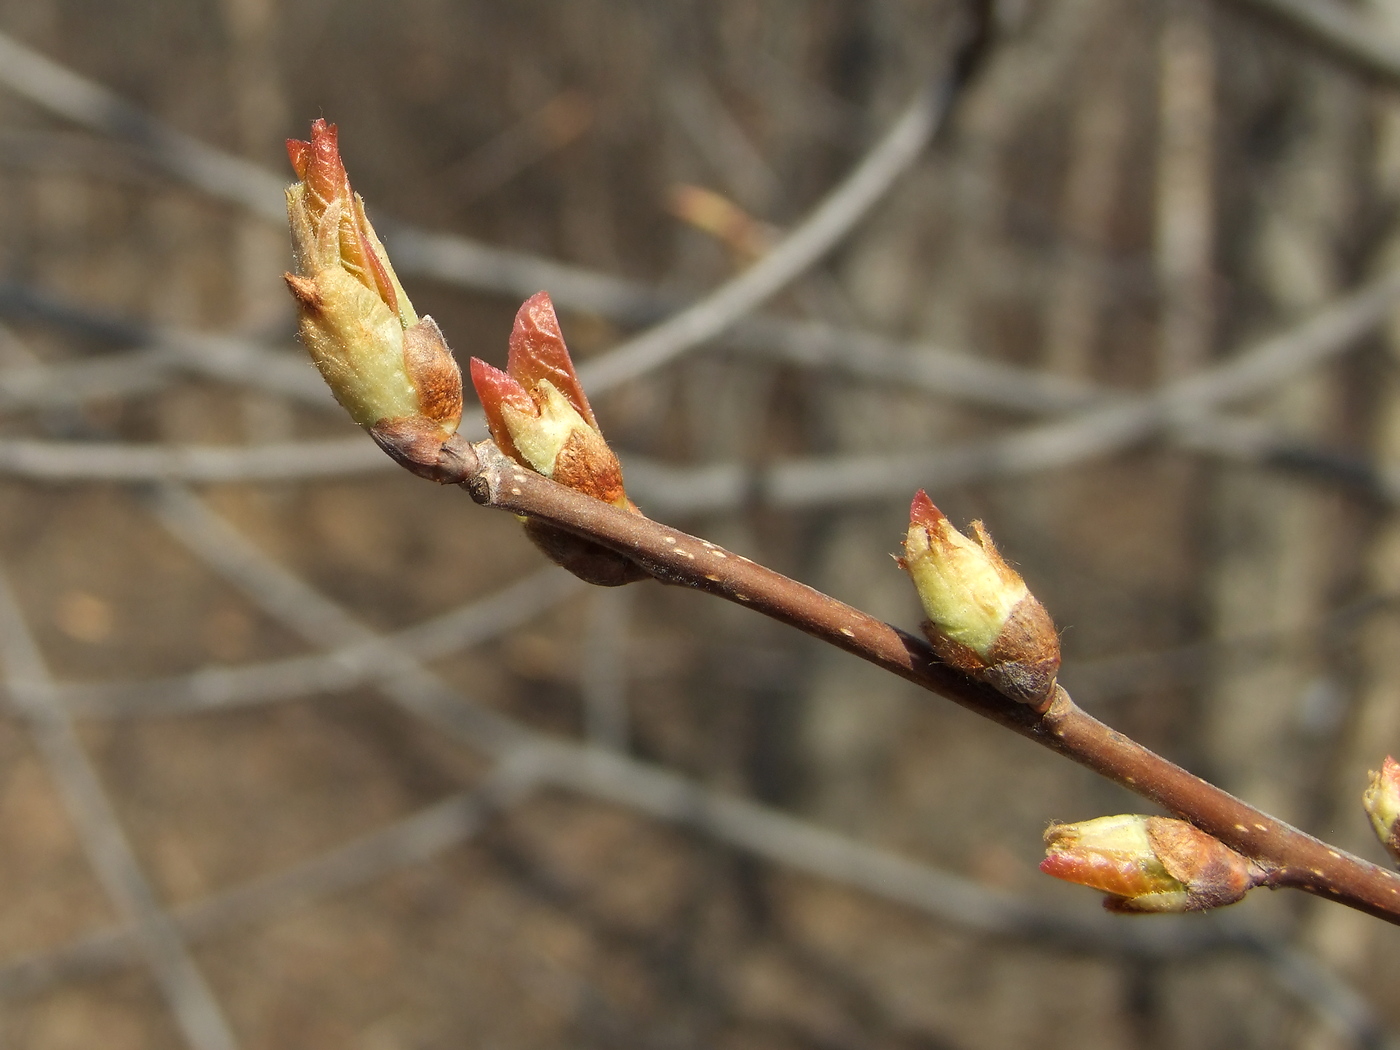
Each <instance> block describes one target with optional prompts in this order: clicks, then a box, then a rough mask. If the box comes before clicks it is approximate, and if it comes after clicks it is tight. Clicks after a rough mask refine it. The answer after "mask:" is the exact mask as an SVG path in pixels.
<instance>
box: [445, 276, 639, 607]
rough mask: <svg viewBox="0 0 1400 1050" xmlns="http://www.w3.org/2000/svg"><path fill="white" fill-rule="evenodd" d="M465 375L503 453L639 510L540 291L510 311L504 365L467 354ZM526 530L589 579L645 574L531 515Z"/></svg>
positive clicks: (607, 582)
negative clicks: (507, 354)
mask: <svg viewBox="0 0 1400 1050" xmlns="http://www.w3.org/2000/svg"><path fill="white" fill-rule="evenodd" d="M471 374H472V385H473V386H474V387H476V394H477V397H479V398H480V399H481V405H482V408H483V409H484V410H485V412H486V424H487V426H488V427H489V428H490V430H491V438H492V440H494V441H495V442H496V446H497V447H498V448H499V449H500V450H501V451H502V452H503V453H505V454H506V455H507V456H509V457H510V458H511V459H513V460H515V462H517V463H519V464H521V465H522V466H526V467H529V468H530V469H531V470H534V471H535V472H536V473H538V474H543V475H544V476H545V477H547V478H551V479H553V480H554V481H557V482H559V484H561V485H566V486H568V487H569V488H572V489H577V490H578V491H580V492H584V493H587V494H588V495H590V496H592V497H593V498H594V499H600V500H602V501H603V502H605V503H611V504H612V505H613V506H615V507H621V508H622V509H624V510H630V511H632V512H633V513H638V511H637V508H636V506H635V505H634V504H633V503H632V501H631V500H629V499H628V498H627V493H626V491H625V490H624V488H623V486H622V465H621V464H620V463H619V462H618V460H617V456H616V454H615V453H614V452H613V450H612V449H611V448H609V447H608V443H607V442H606V441H605V440H603V434H602V432H601V431H600V430H599V429H598V421H597V419H596V418H595V417H594V415H593V409H592V408H591V407H590V406H589V404H588V398H587V397H585V396H584V393H583V387H582V386H581V385H580V384H579V381H578V375H577V373H576V372H575V371H574V363H573V360H572V359H571V358H570V357H569V350H568V348H567V347H566V346H565V345H564V335H563V332H562V331H561V330H560V328H559V319H558V317H556V316H555V313H554V304H553V303H552V302H550V299H549V296H548V295H547V294H546V293H544V292H539V293H537V294H535V295H533V296H531V297H530V298H529V299H527V300H525V303H524V305H523V306H521V307H520V311H519V312H518V313H517V314H516V316H515V327H514V329H513V330H512V331H511V334H510V357H509V359H508V360H507V362H506V371H504V372H502V371H501V370H500V369H499V368H493V367H492V366H491V365H488V364H487V363H486V362H485V361H482V360H481V359H480V358H476V357H473V358H472V360H471ZM525 530H526V532H527V534H528V535H529V536H530V538H531V539H532V540H534V542H535V544H536V545H537V546H538V547H539V548H540V549H541V550H543V551H544V552H545V554H546V555H548V556H549V557H550V558H551V559H552V560H553V561H555V562H556V563H558V564H560V565H562V566H564V567H565V568H566V569H568V570H569V571H570V572H572V573H574V574H575V575H576V576H579V577H580V578H582V579H584V580H587V581H588V582H589V583H596V584H600V585H603V586H616V585H618V584H623V583H631V582H632V581H634V580H640V579H645V578H646V576H647V574H646V573H645V572H643V571H642V570H641V569H639V568H638V567H637V566H636V565H635V564H634V563H633V562H631V561H629V560H628V559H626V558H624V557H623V556H622V555H620V554H617V553H616V552H614V551H610V550H608V549H607V548H605V547H600V546H598V545H597V544H595V543H591V542H589V541H587V540H583V539H580V538H579V537H577V536H574V535H573V534H571V533H566V532H561V531H560V530H558V529H555V528H552V527H551V526H548V525H544V524H542V523H540V522H538V521H529V520H527V521H526V524H525Z"/></svg>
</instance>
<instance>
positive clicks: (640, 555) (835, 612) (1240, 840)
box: [455, 370, 1400, 924]
mask: <svg viewBox="0 0 1400 1050" xmlns="http://www.w3.org/2000/svg"><path fill="white" fill-rule="evenodd" d="M1245 374H1248V370H1246V372H1245ZM1225 385H1227V386H1228V385H1231V384H1225ZM455 455H456V457H457V461H458V462H460V464H461V470H462V474H461V477H460V482H461V483H462V484H463V485H464V486H465V487H466V488H467V489H468V490H469V491H470V492H471V494H472V498H473V499H475V500H476V501H477V502H478V503H481V504H483V505H485V506H491V507H495V508H498V509H503V510H509V511H511V512H513V513H517V514H525V515H528V516H530V517H533V518H536V519H538V520H540V521H542V522H546V523H548V524H550V525H554V526H556V527H558V528H561V529H563V530H565V531H566V532H572V533H574V534H576V535H579V536H586V537H588V538H589V539H590V540H593V541H595V542H598V543H601V544H602V545H603V546H606V547H609V548H611V549H612V550H615V551H617V552H619V553H621V554H624V555H625V556H626V557H628V558H630V559H631V560H632V561H634V562H636V563H637V564H638V565H640V566H641V567H642V568H644V569H645V570H646V571H647V572H648V573H650V574H651V575H652V576H654V577H656V578H657V579H659V580H661V581H662V582H663V583H675V584H681V585H684V586H687V587H690V588H693V589H695V590H701V591H705V592H706V593H709V594H715V595H718V596H720V597H722V598H725V599H727V600H729V601H732V602H735V603H737V604H740V605H744V606H746V607H748V608H752V609H754V610H756V611H758V612H761V613H763V614H764V615H766V616H769V617H772V618H773V619H776V620H779V621H781V622H783V623H787V624H789V625H791V626H794V627H797V628H798V629H799V630H802V631H804V632H806V633H807V634H810V635H812V636H813V637H816V638H818V639H820V640H822V641H824V642H827V643H829V644H831V645H834V646H836V647H837V648H839V649H843V650H845V651H847V652H850V653H853V654H854V655H856V656H859V657H861V658H862V659H864V660H867V661H869V662H870V663H873V664H875V665H876V666H878V667H882V668H884V669H885V670H887V671H890V672H891V673H893V674H896V675H899V676H900V677H901V678H905V679H908V680H909V681H911V682H914V683H915V684H917V685H920V686H922V687H924V688H925V689H928V690H930V691H932V692H935V693H938V694H940V695H942V696H944V697H946V698H948V699H950V700H953V701H954V702H956V703H958V704H961V705H962V706H964V707H967V708H969V709H971V710H973V711H975V712H977V713H978V714H981V715H983V716H984V717H986V718H989V719H991V720H992V721H995V722H998V723H1000V724H1002V725H1004V726H1006V727H1008V728H1010V729H1013V730H1015V731H1016V732H1018V733H1020V734H1021V735H1023V736H1025V737H1028V738H1029V739H1032V740H1035V741H1036V742H1037V743H1040V744H1042V745H1043V746H1045V747H1048V748H1050V749H1051V750H1053V751H1056V752H1058V753H1060V754H1063V755H1065V756H1066V757H1068V758H1071V759H1073V760H1074V761H1076V762H1078V763H1080V764H1082V765H1084V766H1087V767H1088V768H1090V769H1093V770H1094V771H1095V772H1098V773H1100V774H1102V775H1103V776H1105V777H1107V778H1109V779H1110V780H1113V781H1115V782H1116V783H1118V784H1121V785H1122V786H1124V787H1126V788H1128V789H1129V790H1130V791H1133V792H1135V793H1137V794H1139V795H1142V796H1143V797H1145V798H1148V799H1150V800H1152V801H1154V802H1156V803H1158V804H1159V805H1161V806H1163V807H1165V808H1166V809H1167V810H1169V811H1171V812H1173V813H1175V814H1177V815H1178V816H1180V817H1182V818H1183V819H1186V820H1189V821H1190V822H1191V823H1193V824H1195V825H1196V826H1198V827H1199V828H1201V829H1202V830H1204V831H1206V832H1208V833H1209V834H1211V835H1213V836H1215V837H1216V838H1218V839H1220V840H1221V841H1222V842H1224V843H1225V844H1226V845H1228V846H1230V847H1231V848H1233V849H1235V850H1236V851H1238V852H1240V853H1242V854H1244V855H1245V856H1247V857H1250V858H1251V859H1253V860H1254V861H1256V862H1257V863H1259V864H1260V865H1262V866H1263V867H1264V868H1265V869H1266V870H1267V871H1268V872H1269V878H1268V883H1269V885H1271V886H1289V887H1292V888H1295V889H1302V890H1305V891H1307V892H1309V893H1314V894H1317V895H1318V896H1321V897H1326V898H1328V899H1330V900H1335V901H1338V902H1340V903H1343V904H1346V905H1348V906H1349V907H1352V908H1356V909H1357V910H1359V911H1364V912H1367V913H1368V914H1371V915H1375V916H1377V917H1379V918H1383V919H1386V920H1387V921H1389V922H1393V923H1397V924H1400V874H1396V873H1395V872H1391V871H1387V870H1385V869H1384V868H1380V867H1378V866H1376V865H1374V864H1370V863H1368V862H1366V861H1363V860H1361V859H1360V858H1358V857H1353V856H1350V855H1347V854H1344V853H1342V852H1341V851H1339V850H1336V849H1333V848H1332V847H1330V846H1328V845H1327V844H1326V843H1323V842H1320V841H1318V840H1317V839H1315V838H1312V837H1311V836H1309V835H1305V834H1303V833H1302V832H1301V831H1298V830H1297V829H1295V828H1292V827H1290V826H1288V825H1287V824H1284V823H1283V822H1282V821H1279V820H1276V819H1275V818H1273V817H1270V816H1269V815H1268V814H1266V813H1263V812H1260V811H1259V810H1257V809H1255V808H1254V807H1252V806H1249V805H1247V804H1246V803H1244V802H1242V801H1240V800H1239V799H1236V798H1234V797H1233V796H1231V795H1230V794H1228V793H1227V792H1225V791H1222V790H1221V789H1219V788H1217V787H1215V786H1214V785H1213V784H1209V783H1207V782H1206V781H1204V780H1201V779H1200V778H1199V777H1195V776H1192V775H1191V774H1190V773H1188V772H1187V771H1186V770H1184V769H1182V768H1180V767H1179V766H1176V765H1174V764H1172V763H1171V762H1168V761H1167V760H1166V759H1164V758H1162V757H1161V756H1159V755H1156V754H1154V753H1153V752H1151V751H1149V750H1147V749H1146V748H1144V747H1142V746H1141V745H1139V744H1137V743H1136V742H1134V741H1132V740H1129V739H1127V738H1126V737H1124V736H1122V735H1121V734H1119V733H1116V732H1114V731H1113V730H1111V729H1110V728H1108V727H1107V726H1105V725H1104V724H1103V723H1101V722H1099V721H1098V720H1097V719H1095V718H1093V717H1091V716H1090V715H1088V714H1086V713H1085V712H1084V711H1083V710H1081V709H1080V708H1078V707H1076V706H1075V705H1074V703H1073V701H1072V700H1071V699H1070V698H1069V695H1068V694H1067V693H1065V692H1064V690H1062V689H1061V690H1059V691H1058V694H1057V697H1056V700H1055V702H1054V703H1053V704H1052V705H1051V706H1050V708H1049V710H1048V711H1047V712H1046V713H1044V714H1043V715H1042V714H1037V713H1036V712H1035V711H1033V710H1032V709H1031V708H1030V707H1028V706H1026V705H1023V704H1018V703H1015V702H1014V701H1011V700H1009V699H1008V698H1006V697H1005V696H1003V695H1002V694H1000V693H998V692H996V691H995V690H993V689H991V688H990V687H987V686H984V685H982V684H981V683H978V682H976V681H975V680H973V679H971V678H969V677H968V676H966V675H964V674H961V673H960V672H958V671H955V670H954V669H953V668H951V667H949V666H947V665H945V664H942V663H940V662H939V661H938V660H937V658H936V657H935V656H934V655H933V651H932V650H931V649H930V648H929V647H928V645H927V644H926V643H925V642H923V641H921V640H919V639H916V638H914V637H912V636H911V635H908V634H905V633H904V632H903V631H900V630H898V629H896V628H893V627H891V626H889V625H888V624H886V623H882V622H881V621H879V620H877V619H875V618H874V617H872V616H869V615H867V614H866V613H863V612H861V611H860V610H858V609H854V608H852V607H850V606H848V605H846V604H844V603H842V602H838V601H837V600H836V599H834V598H831V597H829V596H828V595H825V594H822V593H821V592H819V591H816V590H813V589H812V588H810V587H807V586H805V585H804V584H800V583H797V582H795V581H793V580H790V579H788V578H787V577H785V576H782V575H781V574H779V573H776V572H773V571H772V570H771V569H767V568H764V567H763V566H760V565H756V564H754V563H753V562H750V561H749V560H748V559H746V558H741V557H739V556H737V555H734V554H731V553H729V552H727V551H723V550H721V549H720V548H718V547H716V546H715V545H714V544H712V543H709V542H708V541H706V540H701V539H698V538H696V537H694V536H689V535H686V534H685V533H683V532H679V531H677V530H675V529H671V528H668V527H667V526H664V525H660V524H658V523H656V522H653V521H651V520H649V519H646V518H643V517H640V516H639V515H636V514H629V513H627V512H626V511H622V510H619V509H618V508H616V507H613V506H611V505H610V504H606V503H604V502H602V501H601V500H596V499H592V498H591V497H588V496H585V495H583V494H581V493H579V492H576V491H574V490H572V489H566V488H564V487H563V486H560V485H557V484H555V483H554V482H552V481H550V480H548V479H547V478H544V477H541V476H540V475H538V474H534V473H533V472H530V471H528V470H527V469H525V468H522V467H518V466H516V465H515V464H514V463H512V462H511V461H510V460H508V459H506V458H505V457H504V456H503V455H502V454H501V453H500V452H499V451H498V450H497V449H496V447H495V446H494V445H492V444H491V443H490V442H486V441H483V442H481V443H480V444H478V445H476V446H468V445H466V444H465V443H461V444H460V446H459V447H457V448H456V449H455Z"/></svg>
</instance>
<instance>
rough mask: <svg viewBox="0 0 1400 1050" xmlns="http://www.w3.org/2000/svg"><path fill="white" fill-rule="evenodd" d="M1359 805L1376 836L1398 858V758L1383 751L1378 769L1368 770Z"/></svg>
mask: <svg viewBox="0 0 1400 1050" xmlns="http://www.w3.org/2000/svg"><path fill="white" fill-rule="evenodd" d="M1361 805H1362V806H1364V807H1365V809H1366V815H1367V816H1369V817H1370V818H1371V827H1373V828H1374V829H1375V831H1376V838H1378V839H1380V840H1381V845H1383V846H1384V847H1385V848H1386V849H1387V850H1389V851H1390V855H1391V856H1392V857H1394V858H1395V859H1396V860H1397V861H1400V762H1396V761H1395V759H1393V758H1391V757H1390V756H1389V755H1386V756H1385V761H1384V762H1383V763H1381V768H1380V772H1376V771H1375V770H1372V771H1371V784H1370V786H1369V787H1367V788H1366V793H1365V794H1364V795H1362V796H1361Z"/></svg>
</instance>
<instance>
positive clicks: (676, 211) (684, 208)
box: [668, 183, 777, 261]
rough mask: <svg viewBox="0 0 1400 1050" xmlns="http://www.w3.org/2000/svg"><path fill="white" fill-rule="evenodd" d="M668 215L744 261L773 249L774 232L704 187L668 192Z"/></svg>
mask: <svg viewBox="0 0 1400 1050" xmlns="http://www.w3.org/2000/svg"><path fill="white" fill-rule="evenodd" d="M668 204H669V207H670V211H671V214H672V215H674V216H675V217H676V218H678V219H680V220H681V221H682V222H685V223H689V224H690V225H691V226H694V227H695V228H696V229H697V230H701V231H702V232H704V233H708V234H709V235H710V236H711V237H713V238H715V239H716V240H718V241H720V242H721V243H723V244H725V245H726V246H727V247H728V248H729V249H730V250H731V251H733V252H734V254H735V255H737V256H739V257H740V259H743V260H749V261H751V260H753V259H757V258H758V257H759V256H760V255H763V254H764V253H765V252H767V251H768V249H769V248H771V247H772V245H773V242H774V241H775V240H776V239H777V231H775V230H774V229H773V227H771V226H769V225H768V224H767V223H764V222H760V221H759V220H758V219H755V218H754V217H753V216H752V215H750V214H749V213H748V212H746V211H745V210H744V209H743V208H741V207H739V205H737V204H735V203H734V202H733V201H731V200H730V199H729V198H728V197H724V196H721V195H720V194H718V193H716V192H714V191H713V190H707V189H705V188H704V187H703V186H692V185H690V184H689V183H681V184H680V185H678V186H675V187H674V188H672V190H671V198H670V201H669V202H668Z"/></svg>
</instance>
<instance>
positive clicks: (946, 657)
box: [899, 490, 1060, 709]
mask: <svg viewBox="0 0 1400 1050" xmlns="http://www.w3.org/2000/svg"><path fill="white" fill-rule="evenodd" d="M972 533H973V537H972V538H971V539H969V538H968V537H967V536H964V535H963V534H962V533H961V532H959V531H958V530H957V529H955V528H953V525H952V523H951V522H950V521H949V520H948V518H947V517H946V516H945V515H944V514H943V512H942V511H940V510H939V509H938V508H937V507H935V506H934V505H933V501H932V500H930V499H929V498H928V495H927V494H926V493H925V492H923V491H922V490H921V491H920V492H919V493H918V494H917V495H916V496H915V497H914V502H913V504H912V505H911V506H910V508H909V531H908V532H907V533H906V535H905V539H904V557H903V558H901V559H900V560H899V563H900V565H901V566H902V567H903V568H904V569H905V571H907V572H908V573H909V575H910V577H911V578H912V579H913V581H914V587H915V589H916V590H917V591H918V592H919V600H920V602H921V603H922V604H923V607H924V613H925V614H926V615H927V616H928V620H927V621H926V622H925V623H924V625H923V628H924V634H925V636H926V637H927V638H928V640H929V644H930V645H931V646H933V649H934V651H935V652H936V653H937V654H938V656H939V658H940V659H941V660H943V661H944V662H945V663H948V664H951V665H952V666H954V667H956V668H958V669H959V670H961V671H964V672H966V673H967V674H970V675H972V676H973V677H975V678H978V679H980V680H982V681H985V682H986V683H987V684H989V685H991V686H993V687H994V688H996V689H998V690H1000V691H1001V692H1003V693H1005V694H1006V695H1007V696H1009V697H1011V698H1012V699H1013V700H1017V701H1020V702H1021V703H1025V704H1030V705H1032V706H1033V707H1036V708H1037V709H1043V708H1044V707H1045V706H1047V705H1048V704H1049V702H1050V699H1051V697H1052V696H1053V694H1054V689H1055V675H1056V673H1057V672H1058V671H1059V668H1060V638H1059V635H1058V634H1057V633H1056V632H1055V625H1054V623H1053V622H1052V621H1051V619H1050V615H1049V613H1047V612H1046V611H1045V609H1044V607H1043V606H1042V605H1041V604H1040V602H1039V601H1037V600H1036V598H1035V596H1034V595H1033V594H1031V593H1030V591H1029V590H1028V589H1027V588H1026V584H1025V581H1024V580H1022V579H1021V577H1020V575H1018V574H1017V572H1016V570H1015V569H1013V568H1011V566H1009V565H1007V564H1006V562H1005V560H1003V558H1002V557H1001V555H1000V554H999V553H998V552H997V549H996V545H995V544H994V543H992V538H991V537H990V536H989V535H987V531H986V530H985V529H984V528H983V527H982V523H981V522H980V521H974V522H973V523H972Z"/></svg>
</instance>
